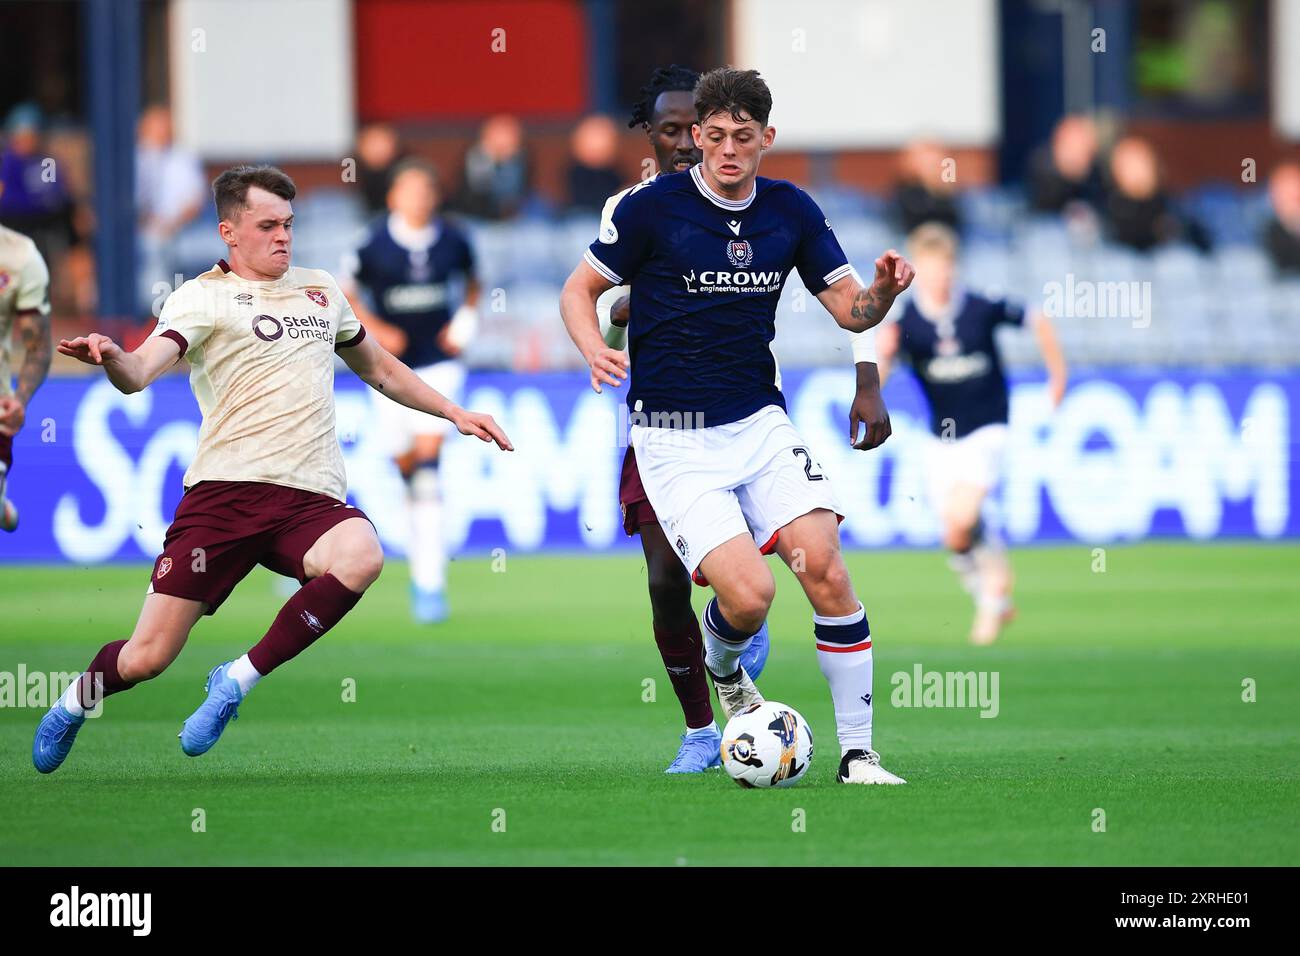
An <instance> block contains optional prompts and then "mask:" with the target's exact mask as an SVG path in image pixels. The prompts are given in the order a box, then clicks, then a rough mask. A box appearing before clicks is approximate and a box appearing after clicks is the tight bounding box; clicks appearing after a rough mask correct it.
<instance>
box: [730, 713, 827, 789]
mask: <svg viewBox="0 0 1300 956" xmlns="http://www.w3.org/2000/svg"><path fill="white" fill-rule="evenodd" d="M812 757H813V739H812V731H811V730H810V729H809V727H808V722H807V721H806V720H804V719H803V717H802V715H800V713H799V711H797V710H795V709H794V708H793V707H787V706H786V705H785V704H778V703H777V702H776V701H772V700H769V701H767V702H766V703H762V704H758V705H756V706H754V707H751V708H750V709H749V710H747V711H746V712H745V713H743V714H737V715H736V716H735V717H732V718H731V719H730V720H729V721H727V726H726V729H724V730H723V731H722V766H724V767H726V768H727V773H729V774H731V779H733V780H735V781H736V783H738V784H740V785H741V786H742V787H789V786H793V785H794V784H795V783H796V782H797V781H798V780H799V778H800V777H802V776H803V775H804V773H805V772H807V770H808V765H809V764H810V763H812Z"/></svg>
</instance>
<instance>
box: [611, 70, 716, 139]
mask: <svg viewBox="0 0 1300 956" xmlns="http://www.w3.org/2000/svg"><path fill="white" fill-rule="evenodd" d="M699 79H700V74H698V73H696V72H695V71H694V70H692V69H690V68H689V67H685V66H678V65H677V64H676V63H674V64H673V65H672V66H661V67H659V68H658V69H657V70H655V71H654V73H653V74H652V75H651V77H650V82H649V83H647V84H646V85H645V86H643V87H641V89H640V91H639V92H640V94H641V99H639V100H637V101H636V102H635V103H633V104H632V118H631V119H630V120H628V123H627V125H628V126H632V127H636V126H649V125H650V117H651V116H653V115H654V111H655V100H657V99H659V94H660V93H679V92H680V93H693V92H695V84H696V83H698V82H699Z"/></svg>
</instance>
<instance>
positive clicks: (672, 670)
mask: <svg viewBox="0 0 1300 956" xmlns="http://www.w3.org/2000/svg"><path fill="white" fill-rule="evenodd" d="M698 80H699V74H698V73H696V72H695V71H694V70H690V69H687V68H685V67H681V66H677V65H676V64H674V65H672V66H669V67H666V68H660V69H657V70H655V72H654V74H653V75H652V76H651V79H650V82H649V83H648V84H647V85H646V86H644V87H642V88H641V93H642V98H641V99H640V100H639V101H638V102H637V103H636V104H635V105H634V106H633V108H632V118H631V120H630V121H629V123H628V125H629V126H632V127H638V126H639V127H641V128H642V129H644V130H645V132H646V137H647V138H648V139H649V141H650V148H651V149H652V150H653V151H654V155H655V161H656V163H657V164H658V171H657V173H656V175H669V174H672V173H681V172H686V171H687V170H689V169H691V168H692V167H693V166H695V165H696V164H697V163H699V162H700V160H701V158H702V152H701V150H700V148H699V147H698V146H696V144H695V140H694V138H693V137H692V135H691V127H692V125H693V124H694V123H695V122H696V118H697V117H696V111H695V94H694V90H695V84H696V82H697V81H698ZM632 188H633V187H631V186H629V187H628V188H627V189H624V190H623V191H622V192H620V193H618V194H616V195H614V196H611V197H610V199H609V201H608V202H606V203H605V208H604V211H603V213H602V216H601V228H602V230H604V229H607V228H609V223H610V221H611V218H612V216H613V214H614V210H615V208H617V206H618V203H619V201H620V200H621V199H622V198H623V197H624V196H625V195H627V193H628V192H629V191H630V190H631V189H632ZM629 293H630V287H629V286H616V287H615V288H612V289H610V290H609V291H608V292H606V293H604V294H603V295H602V296H601V297H600V299H599V301H598V302H597V314H598V315H599V317H600V327H601V333H602V335H603V336H604V338H605V341H606V343H607V344H608V345H610V346H611V347H613V348H619V349H621V348H624V347H626V343H627V325H628V321H629V319H630V317H631V316H630V310H629V307H628V302H629ZM854 351H855V354H856V353H857V352H858V348H857V346H856V345H855V349H854ZM872 358H874V356H872ZM779 374H780V373H779V371H778V378H779ZM597 390H599V389H597ZM859 422H861V423H862V424H864V425H865V426H866V433H865V434H864V436H863V439H862V441H861V442H859V443H857V444H856V445H855V447H858V448H862V449H867V448H874V447H876V446H877V445H879V444H881V443H883V442H884V441H885V439H886V438H888V437H889V433H890V432H889V416H888V414H887V412H886V411H885V406H884V403H883V402H882V401H881V398H880V387H879V378H878V376H877V374H876V369H875V364H874V361H872V362H860V363H858V386H857V394H856V395H855V397H854V400H853V407H852V415H851V427H852V430H853V432H854V435H855V441H856V433H857V430H858V423H859ZM619 504H620V506H621V507H622V510H623V529H624V530H625V531H626V532H627V534H629V535H633V534H637V535H639V536H640V538H641V549H642V551H643V552H644V554H645V559H646V572H647V583H648V585H649V589H650V608H651V614H652V618H653V626H654V634H655V643H656V644H657V645H658V647H659V654H660V656H661V657H662V658H663V662H664V668H665V670H667V672H668V677H669V679H670V680H671V681H672V684H673V690H674V691H675V692H676V694H677V699H678V701H679V702H680V704H681V707H682V713H683V715H684V716H685V718H686V733H685V734H684V735H683V736H682V746H681V749H680V750H679V752H678V754H677V757H676V759H674V760H673V762H672V763H671V764H670V765H669V767H668V769H667V772H668V773H698V772H701V771H704V770H707V769H709V768H710V767H717V766H720V765H721V734H720V732H719V730H718V727H717V724H716V723H715V721H714V719H713V708H712V705H711V704H710V700H709V686H708V681H707V678H706V677H705V672H704V650H703V642H702V638H701V634H700V622H699V620H698V619H697V618H696V616H695V611H694V609H693V608H692V607H691V576H690V575H689V574H687V572H686V569H685V568H684V567H683V566H682V563H681V561H680V560H679V559H678V556H677V553H676V552H675V551H674V550H673V546H672V544H671V543H670V542H669V541H668V538H667V537H666V536H665V535H664V532H663V528H661V527H660V525H659V519H658V517H657V516H656V515H655V510H654V508H653V507H651V505H650V502H649V500H648V499H647V497H646V493H645V489H644V488H643V487H642V484H641V476H640V473H639V472H638V470H637V463H636V455H635V454H634V453H633V450H632V447H631V445H629V446H628V449H627V453H626V454H625V455H624V458H623V472H622V476H621V478H620V482H619ZM775 545H776V541H775V540H773V541H770V542H768V543H767V546H766V547H765V548H764V549H763V552H764V553H765V554H767V553H770V552H771V551H772V550H773V549H774V548H775ZM697 583H699V584H706V583H707V582H706V581H704V579H703V578H702V577H697ZM769 646H770V644H769V638H768V630H767V624H766V623H764V624H763V627H762V628H761V629H760V631H759V632H758V633H757V634H756V635H755V636H754V640H753V642H752V643H751V645H750V647H749V649H748V650H747V651H746V654H745V656H744V657H743V658H742V662H743V665H744V667H745V670H746V672H747V673H749V674H750V675H751V676H753V675H756V674H759V673H761V672H762V670H763V665H764V664H765V662H766V660H767V655H768V649H769Z"/></svg>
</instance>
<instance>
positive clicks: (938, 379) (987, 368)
mask: <svg viewBox="0 0 1300 956" xmlns="http://www.w3.org/2000/svg"><path fill="white" fill-rule="evenodd" d="M1024 321H1025V313H1024V310H1023V309H1021V308H1020V307H1019V306H1014V305H1011V304H1010V303H1008V302H1006V301H1003V300H998V301H992V300H989V299H985V298H983V297H982V296H978V295H973V294H971V293H964V294H960V293H959V294H958V296H957V297H956V298H955V299H954V300H953V302H952V303H951V308H950V309H949V310H948V311H947V312H945V313H944V314H943V315H940V316H934V317H931V318H926V316H924V315H922V314H921V311H920V310H919V309H918V308H917V306H916V297H915V296H909V297H908V300H907V305H906V306H905V307H904V308H903V314H902V317H901V318H899V320H898V329H899V332H900V333H901V334H900V336H899V350H900V353H901V355H902V356H903V357H904V358H905V359H906V360H907V362H908V363H909V364H910V365H911V366H912V371H913V372H915V373H916V377H917V379H919V380H920V383H921V391H923V392H924V393H925V397H926V399H927V400H928V401H929V403H930V430H931V431H933V432H934V433H935V434H936V435H939V436H940V437H945V438H963V437H965V436H966V435H969V434H970V433H971V432H973V431H974V430H975V429H977V428H979V427H981V426H983V425H992V424H996V423H999V422H1006V420H1007V378H1006V375H1005V374H1004V373H1003V371H1002V360H1001V358H1000V356H999V355H998V348H997V343H996V342H995V341H994V339H993V332H994V330H995V329H996V328H997V327H998V326H999V325H1002V324H1007V325H1017V326H1019V325H1023V324H1024ZM949 422H951V424H948V423H949Z"/></svg>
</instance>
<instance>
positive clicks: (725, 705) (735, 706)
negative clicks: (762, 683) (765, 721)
mask: <svg viewBox="0 0 1300 956" xmlns="http://www.w3.org/2000/svg"><path fill="white" fill-rule="evenodd" d="M705 670H709V669H708V668H707V667H706V668H705ZM737 671H738V674H739V676H738V677H737V678H736V679H735V680H733V681H730V682H727V681H721V680H718V678H717V677H716V676H715V675H714V674H713V672H712V671H709V676H710V677H712V678H713V688H714V690H716V691H717V692H718V703H719V704H721V705H722V712H723V713H724V714H726V715H727V720H730V719H731V718H732V717H735V716H736V715H737V714H743V713H745V712H746V711H748V710H752V709H753V708H755V707H757V706H758V705H759V704H761V703H763V702H764V701H763V695H762V694H760V693H759V692H758V688H757V687H755V686H754V682H753V681H752V680H750V679H749V675H748V674H746V673H745V668H743V667H740V666H737Z"/></svg>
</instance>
